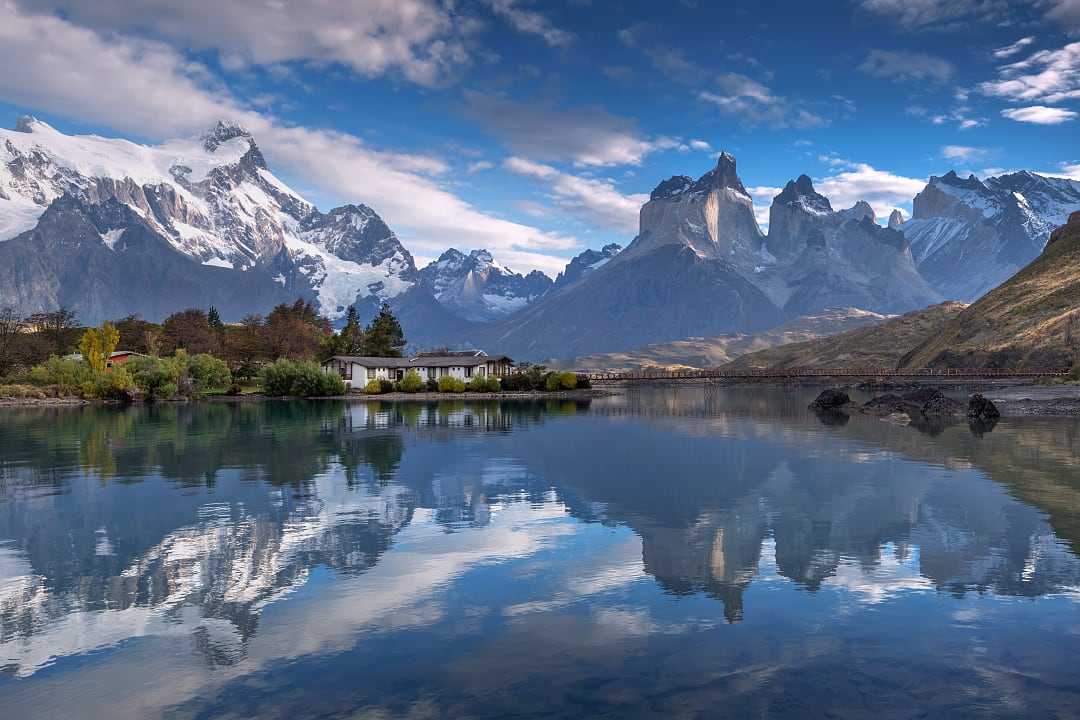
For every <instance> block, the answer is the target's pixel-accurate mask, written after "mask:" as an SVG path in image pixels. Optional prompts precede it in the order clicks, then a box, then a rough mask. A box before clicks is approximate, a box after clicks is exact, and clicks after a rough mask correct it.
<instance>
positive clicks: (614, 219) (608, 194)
mask: <svg viewBox="0 0 1080 720" xmlns="http://www.w3.org/2000/svg"><path fill="white" fill-rule="evenodd" d="M503 167H505V168H506V169H507V170H509V171H511V172H514V173H517V174H518V175H523V176H526V177H531V178H534V179H536V180H540V181H542V182H544V183H545V184H547V185H548V187H549V188H550V191H551V197H552V200H553V201H554V202H555V204H556V205H558V206H560V207H562V208H564V209H566V210H569V211H570V212H572V213H574V214H575V215H577V216H579V217H581V218H583V219H585V220H586V221H587V222H590V223H593V224H596V225H600V226H602V227H605V228H609V229H611V230H615V231H617V232H623V233H635V232H637V225H638V212H639V211H640V210H641V206H642V205H644V204H645V203H646V202H647V201H648V199H649V196H648V195H641V194H635V195H623V194H622V193H620V192H619V191H618V190H617V189H616V188H615V185H614V184H613V183H612V182H611V181H609V180H598V179H594V178H584V177H580V176H578V175H571V174H569V173H565V172H562V171H560V170H558V169H556V168H554V167H551V166H550V165H544V164H542V163H538V162H533V161H531V160H527V159H525V158H520V157H511V158H507V160H506V161H505V162H504V163H503Z"/></svg>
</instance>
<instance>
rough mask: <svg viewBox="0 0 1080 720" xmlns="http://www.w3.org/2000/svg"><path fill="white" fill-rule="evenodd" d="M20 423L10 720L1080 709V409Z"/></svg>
mask: <svg viewBox="0 0 1080 720" xmlns="http://www.w3.org/2000/svg"><path fill="white" fill-rule="evenodd" d="M814 394H815V393H813V392H811V391H787V390H783V389H779V388H728V389H723V388H715V387H711V388H702V387H696V388H695V387H685V388H679V389H675V388H662V387H661V388H643V389H632V390H629V391H627V392H625V393H622V394H620V395H617V396H613V397H605V398H598V399H595V400H592V401H577V402H569V401H566V402H564V401H551V402H533V403H525V402H495V401H493V402H477V403H469V402H450V403H437V404H436V403H431V404H420V403H415V404H391V403H378V402H350V403H345V402H262V403H259V402H250V403H237V404H230V403H218V402H204V403H199V404H193V405H172V404H169V405H159V406H154V407H134V408H130V409H112V408H102V407H87V408H76V409H70V408H69V409H27V410H18V409H0V717H4V718H109V719H113V718H141V717H146V718H157V717H167V718H210V717H215V718H216V717H226V718H241V717H261V718H279V717H280V718H308V717H319V718H369V719H371V720H375V719H379V720H383V719H389V718H416V719H420V718H462V717H470V718H504V717H529V718H533V717H560V718H584V717H597V716H606V717H611V718H633V717H657V716H662V717H721V716H723V717H746V716H754V717H775V718H813V717H829V718H863V717H873V718H875V719H886V718H916V717H918V718H922V717H932V718H933V717H941V718H946V717H947V718H964V717H978V718H986V717H1001V718H1015V717H1018V716H1031V717H1076V716H1078V715H1080V663H1078V662H1077V658H1080V560H1078V556H1077V551H1078V549H1080V422H1078V421H1077V420H1073V419H1051V418H1021V419H1004V420H1002V421H1001V422H999V423H998V424H997V425H996V426H995V427H992V428H988V427H980V428H972V427H969V426H968V425H967V424H966V423H964V424H958V425H954V426H950V427H923V428H914V427H900V426H895V425H891V424H889V423H886V422H882V421H880V420H877V419H875V418H868V417H856V418H852V419H850V420H849V421H846V422H845V421H844V419H843V418H837V417H829V416H823V417H819V416H816V415H814V414H813V413H811V412H810V411H808V410H807V409H806V406H807V404H808V403H809V401H810V400H811V399H812V398H813V396H814Z"/></svg>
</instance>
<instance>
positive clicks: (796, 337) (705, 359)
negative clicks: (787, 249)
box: [558, 308, 889, 371]
mask: <svg viewBox="0 0 1080 720" xmlns="http://www.w3.org/2000/svg"><path fill="white" fill-rule="evenodd" d="M888 320H889V316H887V315H879V314H877V313H872V312H869V311H866V310H859V309H858V308H830V309H828V310H826V311H825V312H823V313H820V314H818V315H810V316H806V317H800V318H795V319H794V320H788V321H787V322H785V323H784V324H783V325H780V326H778V327H775V328H773V329H771V330H766V331H764V332H760V333H756V334H753V335H747V334H743V333H736V334H732V335H718V336H716V337H692V338H685V339H683V340H675V341H673V342H668V343H656V344H653V345H646V346H645V347H643V348H641V349H639V350H628V351H626V352H615V353H596V354H594V355H583V356H581V357H578V358H574V359H573V360H567V361H562V362H560V363H558V364H559V365H560V366H563V367H568V368H576V369H583V368H584V369H590V370H609V371H622V370H639V369H642V368H665V369H670V370H681V369H695V368H710V367H717V366H719V365H724V364H725V363H728V362H731V361H732V360H734V359H735V358H737V357H739V356H741V355H745V354H747V353H751V352H757V351H759V350H765V349H768V348H773V347H777V346H779V345H789V344H791V343H798V342H805V341H808V340H815V339H817V338H820V337H825V336H829V335H835V334H837V333H840V332H844V331H845V330H851V329H854V328H857V327H866V326H869V325H879V324H881V323H883V322H886V321H888Z"/></svg>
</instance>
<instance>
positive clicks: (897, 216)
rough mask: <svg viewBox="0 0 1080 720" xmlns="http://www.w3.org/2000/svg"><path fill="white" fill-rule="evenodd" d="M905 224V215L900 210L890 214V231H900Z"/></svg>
mask: <svg viewBox="0 0 1080 720" xmlns="http://www.w3.org/2000/svg"><path fill="white" fill-rule="evenodd" d="M903 224H904V213H902V212H900V211H899V210H893V211H892V212H891V213H890V214H889V229H890V230H899V229H900V226H901V225H903Z"/></svg>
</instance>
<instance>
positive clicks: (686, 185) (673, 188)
mask: <svg viewBox="0 0 1080 720" xmlns="http://www.w3.org/2000/svg"><path fill="white" fill-rule="evenodd" d="M693 184H694V180H693V178H691V177H688V176H686V175H673V176H672V177H670V178H668V179H667V180H664V181H663V182H661V183H660V184H659V185H657V186H656V189H655V190H653V191H652V193H650V194H649V199H650V200H661V199H663V198H667V197H673V196H675V195H681V194H682V193H684V192H686V191H687V190H689V189H690V187H691V186H692V185H693Z"/></svg>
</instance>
